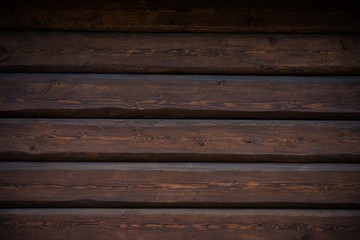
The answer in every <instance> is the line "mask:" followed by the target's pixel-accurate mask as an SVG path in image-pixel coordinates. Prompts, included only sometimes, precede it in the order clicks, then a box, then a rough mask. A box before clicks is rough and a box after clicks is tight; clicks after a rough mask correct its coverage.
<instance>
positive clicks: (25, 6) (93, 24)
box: [0, 0, 360, 33]
mask: <svg viewBox="0 0 360 240" xmlns="http://www.w3.org/2000/svg"><path fill="white" fill-rule="evenodd" d="M355 3H356V2H354V1H348V0H345V1H341V2H340V1H310V0H303V1H298V2H296V1H285V0H280V1H265V0H260V1H232V0H222V1H211V2H209V1H206V0H196V1H191V0H182V1H154V0H145V1H143V0H142V1H131V0H122V1H116V0H107V1H101V0H95V1H85V0H72V1H61V0H52V1H43V0H3V1H2V5H1V9H0V29H11V30H13V29H19V30H77V31H79V30H80V31H81V30H85V31H126V32H239V33H259V32H263V33H265V32H266V33H268V32H283V33H285V32H286V33H293V32H303V33H308V32H312V33H314V32H317V33H322V32H341V33H343V32H359V26H360V20H359V17H358V16H359V15H360V11H359V9H358V8H356V7H355V6H356V4H355ZM354 5H355V6H354Z"/></svg>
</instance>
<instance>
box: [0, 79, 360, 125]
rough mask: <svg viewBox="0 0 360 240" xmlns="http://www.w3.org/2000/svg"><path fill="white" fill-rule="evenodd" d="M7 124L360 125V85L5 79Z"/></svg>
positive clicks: (1, 90) (1, 111)
mask: <svg viewBox="0 0 360 240" xmlns="http://www.w3.org/2000/svg"><path fill="white" fill-rule="evenodd" d="M0 79H1V85H0V116H2V117H70V118H76V117H92V118H93V117H121V118H223V119H225V118H233V119H235V118H252V119H254V118H263V119H360V77H358V76H355V77H344V76H342V77H279V76H277V77H269V76H264V77H253V76H200V75H182V76H177V75H176V76H174V75H113V74H106V75H105V74H104V75H98V74H4V73H3V74H0Z"/></svg>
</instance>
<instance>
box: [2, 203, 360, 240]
mask: <svg viewBox="0 0 360 240" xmlns="http://www.w3.org/2000/svg"><path fill="white" fill-rule="evenodd" d="M359 223H360V211H359V210H351V211H348V210H265V209H261V210H259V209H254V210H226V209H219V210H217V209H201V210H196V209H181V210H175V209H166V210H161V209H1V210H0V233H1V235H0V236H1V237H0V238H1V239H18V240H25V239H26V240H45V239H46V240H60V239H69V240H78V239H88V240H93V239H94V240H95V239H96V240H118V239H128V240H137V239H149V240H155V239H169V238H171V239H174V240H180V239H181V240H182V239H197V240H219V239H227V240H235V239H242V240H270V239H271V240H284V239H289V240H290V239H303V240H304V239H307V240H312V239H316V240H338V239H357V237H358V236H359V234H360V225H359Z"/></svg>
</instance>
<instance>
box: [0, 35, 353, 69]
mask: <svg viewBox="0 0 360 240" xmlns="http://www.w3.org/2000/svg"><path fill="white" fill-rule="evenodd" d="M359 38H360V36H359V35H348V34H342V35H324V34H318V35H314V34H307V35H296V34H292V35H282V34H272V35H271V34H270V35H269V34H267V35H264V34H242V35H240V34H169V33H168V34H166V33H158V34H155V33H144V34H140V33H135V34H132V33H79V32H74V33H73V32H6V31H5V32H1V33H0V71H3V72H4V71H9V72H93V73H94V72H105V73H110V72H112V73H195V74H197V73H205V74H221V73H223V74H275V75H283V74H290V75H298V74H310V75H313V74H325V75H331V74H359V73H360V58H359V56H360V44H359V43H360V41H359Z"/></svg>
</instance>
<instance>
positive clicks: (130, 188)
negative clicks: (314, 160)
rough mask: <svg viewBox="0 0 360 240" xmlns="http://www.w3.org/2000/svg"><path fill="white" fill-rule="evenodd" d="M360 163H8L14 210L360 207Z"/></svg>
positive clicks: (0, 200)
mask: <svg viewBox="0 0 360 240" xmlns="http://www.w3.org/2000/svg"><path fill="white" fill-rule="evenodd" d="M359 199H360V165H358V164H243V163H237V164H235V163H222V164H220V163H146V164H144V163H26V162H17V163H14V162H13V163H11V162H2V163H0V204H1V205H2V206H12V207H14V206H15V207H18V206H21V207H49V206H50V207H268V208H269V207H270V208H272V207H278V208H284V207H298V208H308V207H325V208H329V207H341V208H347V207H359V206H360V204H359Z"/></svg>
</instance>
